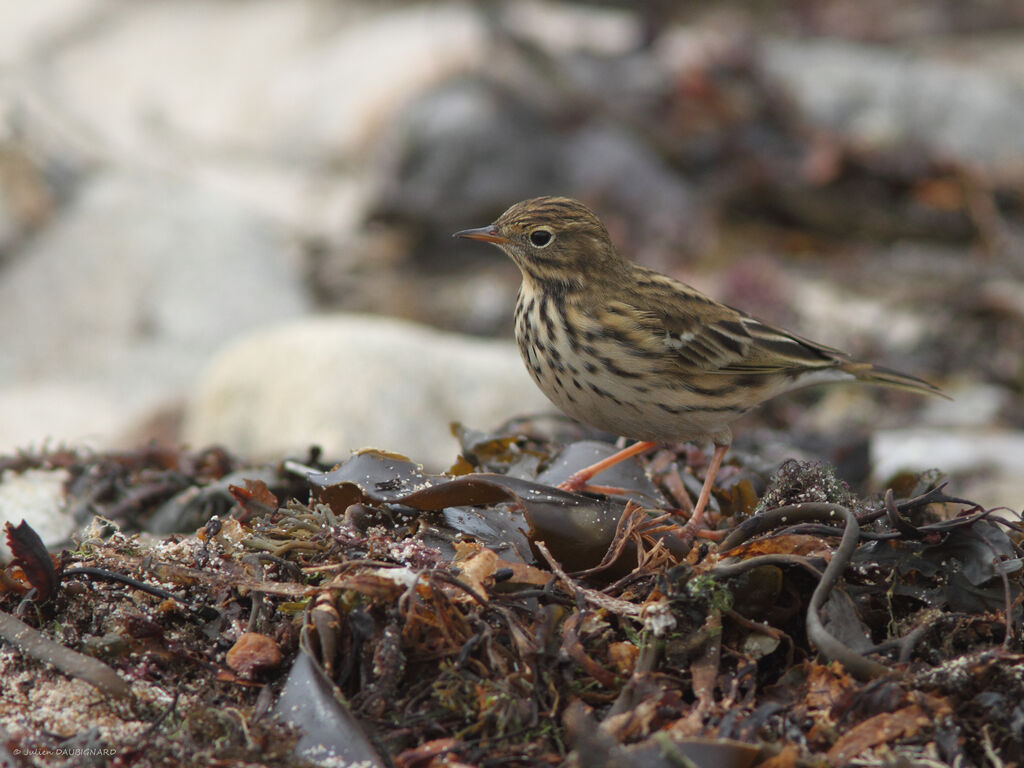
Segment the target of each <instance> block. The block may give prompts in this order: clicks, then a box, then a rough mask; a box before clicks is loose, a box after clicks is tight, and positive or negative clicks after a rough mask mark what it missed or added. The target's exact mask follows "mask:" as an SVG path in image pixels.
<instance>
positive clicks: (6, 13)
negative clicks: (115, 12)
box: [0, 0, 116, 68]
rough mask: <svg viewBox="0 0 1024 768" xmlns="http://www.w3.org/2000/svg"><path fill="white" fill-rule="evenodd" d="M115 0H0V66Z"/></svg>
mask: <svg viewBox="0 0 1024 768" xmlns="http://www.w3.org/2000/svg"><path fill="white" fill-rule="evenodd" d="M115 4H116V3H115V2H113V0H32V2H31V3H23V2H20V0H0V17H2V18H3V24H0V68H9V67H12V66H16V65H17V64H19V63H22V62H23V61H24V60H25V59H26V58H28V57H30V56H32V55H34V54H39V53H41V51H42V50H44V49H46V48H47V46H48V45H50V44H52V43H53V41H54V40H57V39H61V38H62V37H63V36H64V35H67V34H68V33H70V32H72V30H73V29H74V28H75V27H76V26H78V25H81V24H83V22H86V21H88V20H89V19H94V18H96V16H97V14H99V13H102V12H103V11H104V10H105V9H108V8H110V7H111V6H113V5H115Z"/></svg>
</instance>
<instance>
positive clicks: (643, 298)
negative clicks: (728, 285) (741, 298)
mask: <svg viewBox="0 0 1024 768" xmlns="http://www.w3.org/2000/svg"><path fill="white" fill-rule="evenodd" d="M637 269H638V273H639V274H638V283H640V284H641V286H640V287H641V290H639V291H637V292H636V293H634V294H632V295H630V296H628V298H627V299H626V300H624V301H622V302H615V303H614V304H616V305H620V306H609V307H608V309H609V311H611V312H614V313H616V314H618V313H619V312H625V311H626V307H627V306H628V307H629V308H631V309H632V312H633V313H634V319H635V321H636V323H637V324H638V325H640V326H642V327H643V329H644V330H645V331H646V332H647V334H648V335H649V336H650V337H651V338H656V339H658V342H657V343H659V344H660V345H661V347H662V352H666V351H672V352H674V353H675V355H676V358H677V360H678V363H679V365H680V366H682V367H683V369H684V370H691V371H694V372H699V373H723V374H727V373H739V374H758V373H766V374H770V373H784V372H790V373H792V372H799V371H805V370H820V369H825V368H835V367H839V366H842V365H844V364H847V363H852V362H853V360H852V359H851V358H850V357H849V356H847V355H846V354H844V353H843V352H840V351H839V350H837V349H832V348H831V347H826V346H823V345H821V344H816V343H815V342H813V341H809V340H808V339H803V338H801V337H799V336H796V335H794V334H791V333H789V332H787V331H784V330H782V329H781V328H775V327H773V326H770V325H768V324H766V323H762V322H761V321H759V320H755V319H754V318H752V317H750V316H749V315H745V314H743V313H742V312H739V311H738V310H735V309H733V308H732V307H727V306H726V305H724V304H719V303H718V302H717V301H714V300H713V299H711V298H708V297H707V296H705V295H704V294H702V293H700V292H698V291H696V290H694V289H693V288H690V287H689V286H688V285H685V284H684V283H680V282H678V281H676V280H673V279H671V278H669V277H666V276H665V275H661V274H659V273H657V272H651V271H649V270H646V269H642V268H637Z"/></svg>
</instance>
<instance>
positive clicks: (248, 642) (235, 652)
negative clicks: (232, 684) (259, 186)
mask: <svg viewBox="0 0 1024 768" xmlns="http://www.w3.org/2000/svg"><path fill="white" fill-rule="evenodd" d="M227 663H228V666H229V667H231V669H233V670H235V672H237V673H238V675H239V677H242V678H245V679H246V680H251V679H252V678H253V677H255V676H256V674H257V673H259V672H262V671H263V670H265V669H274V668H275V667H276V666H277V665H278V664H280V663H281V649H280V648H278V647H277V643H275V642H274V641H273V640H272V639H271V638H269V637H267V636H266V635H261V634H260V633H259V632H246V633H244V634H243V635H242V636H241V637H239V638H238V640H237V641H236V642H235V644H234V645H233V646H231V650H230V651H228V655H227Z"/></svg>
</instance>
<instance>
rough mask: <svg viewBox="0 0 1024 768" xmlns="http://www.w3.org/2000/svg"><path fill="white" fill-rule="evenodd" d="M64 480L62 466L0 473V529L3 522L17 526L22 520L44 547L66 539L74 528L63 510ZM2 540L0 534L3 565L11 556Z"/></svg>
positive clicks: (64, 472) (3, 537)
mask: <svg viewBox="0 0 1024 768" xmlns="http://www.w3.org/2000/svg"><path fill="white" fill-rule="evenodd" d="M68 479H69V475H68V473H67V471H66V470H63V469H58V470H52V471H50V470H38V469H32V470H28V471H26V472H15V471H13V470H8V471H6V472H4V473H2V474H0V532H2V531H3V524H4V523H10V524H11V525H14V526H17V525H18V524H19V523H21V521H22V520H24V521H25V522H27V523H28V524H29V525H30V526H31V527H32V529H33V530H34V531H35V532H36V533H38V534H39V538H41V539H42V540H43V543H44V544H46V545H47V546H51V547H52V546H54V545H56V544H59V543H60V542H62V541H64V540H65V539H67V537H68V536H70V535H71V532H72V530H73V529H74V521H73V520H72V519H71V516H70V515H69V514H67V512H66V510H65V509H64V486H65V484H66V483H67V482H68ZM6 541H7V537H6V535H0V564H6V563H7V562H8V560H9V559H10V556H11V552H10V550H9V549H8V548H7V544H6Z"/></svg>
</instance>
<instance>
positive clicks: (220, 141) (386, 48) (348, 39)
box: [43, 0, 486, 164]
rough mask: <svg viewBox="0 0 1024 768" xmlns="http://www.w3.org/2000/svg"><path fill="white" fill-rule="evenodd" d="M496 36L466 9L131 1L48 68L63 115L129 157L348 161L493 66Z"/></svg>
mask: <svg viewBox="0 0 1024 768" xmlns="http://www.w3.org/2000/svg"><path fill="white" fill-rule="evenodd" d="M485 41H486V35H485V32H484V30H483V28H482V25H481V24H480V22H479V19H478V16H477V14H476V13H475V12H474V11H473V9H472V8H471V7H470V6H468V5H465V4H456V3H436V4H428V5H413V6H410V7H398V8H391V7H387V8H384V9H383V10H382V9H381V6H380V5H378V4H373V3H353V2H350V3H324V2H315V1H314V0H293V1H292V2H283V1H282V0H249V1H248V2H245V3H237V2H233V1H231V0H206V1H205V2H198V3H181V2H175V1H174V0H169V1H167V0H165V1H160V0H156V1H154V2H146V3H128V4H123V5H121V6H120V7H119V11H118V13H117V14H114V15H112V16H111V18H109V19H107V20H106V21H105V22H104V23H103V24H101V25H94V27H92V28H90V29H88V30H86V31H83V32H82V33H81V34H79V35H78V36H76V37H74V38H72V39H71V40H70V41H69V42H67V43H66V44H65V45H64V46H63V47H62V48H61V49H59V50H56V51H55V52H54V55H53V56H51V57H50V58H49V59H48V60H47V61H46V62H45V63H44V68H43V74H44V77H45V83H46V86H47V93H48V94H49V95H50V100H51V103H52V104H53V106H54V109H55V110H56V111H58V112H60V113H63V114H64V116H65V117H66V118H67V119H70V120H73V121H74V122H77V123H79V124H80V125H81V126H82V129H83V130H84V131H87V132H88V133H90V134H91V135H93V136H95V138H96V139H97V140H98V141H99V142H100V143H101V144H103V145H105V146H107V147H110V148H111V149H113V150H115V151H116V153H117V154H118V155H121V156H129V157H135V158H137V159H139V160H148V161H150V162H156V163H159V164H165V163H166V162H168V161H169V160H170V161H175V160H180V161H184V162H186V163H188V162H190V160H191V158H193V157H198V156H197V155H196V151H197V150H205V152H206V154H214V153H217V152H223V151H225V150H227V151H228V152H230V153H234V154H235V155H236V156H237V155H239V154H241V155H242V156H244V155H245V154H246V153H253V154H257V155H261V156H263V157H265V158H267V157H271V156H276V157H277V158H278V159H284V160H290V161H294V160H296V159H306V160H309V161H311V162H315V163H332V162H334V163H336V162H337V160H338V159H339V157H344V156H346V155H349V154H350V153H352V152H353V151H359V150H361V149H364V148H365V147H363V146H362V142H364V141H365V140H367V139H369V138H372V137H373V136H374V135H375V132H376V130H377V128H379V121H380V120H381V119H384V118H386V116H387V114H388V112H389V111H391V110H392V109H394V108H395V107H397V105H398V104H400V103H401V102H402V101H403V100H404V99H405V98H406V97H407V96H408V94H409V93H411V92H412V91H414V90H417V89H419V88H420V87H423V86H424V85H425V84H426V83H429V82H430V81H431V80H432V79H434V78H437V77H441V76H444V75H446V74H450V73H451V72H452V71H453V70H454V69H458V68H461V67H463V66H466V65H469V64H471V63H472V62H474V61H477V60H479V59H480V58H482V57H483V55H484V46H485ZM112 83H116V87H111V84H112Z"/></svg>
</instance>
